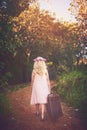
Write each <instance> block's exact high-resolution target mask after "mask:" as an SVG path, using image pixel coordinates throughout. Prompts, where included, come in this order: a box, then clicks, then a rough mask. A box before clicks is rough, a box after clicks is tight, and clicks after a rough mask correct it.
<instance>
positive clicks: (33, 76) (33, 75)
mask: <svg viewBox="0 0 87 130" xmlns="http://www.w3.org/2000/svg"><path fill="white" fill-rule="evenodd" d="M34 79H35V73H34V72H32V75H31V86H33V83H34Z"/></svg>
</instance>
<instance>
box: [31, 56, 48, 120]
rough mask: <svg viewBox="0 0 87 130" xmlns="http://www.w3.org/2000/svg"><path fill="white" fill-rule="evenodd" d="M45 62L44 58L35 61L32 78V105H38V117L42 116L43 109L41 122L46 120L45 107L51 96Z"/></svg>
mask: <svg viewBox="0 0 87 130" xmlns="http://www.w3.org/2000/svg"><path fill="white" fill-rule="evenodd" d="M45 61H46V59H45V58H43V57H37V58H36V59H34V67H33V71H32V76H31V85H32V95H31V104H32V105H36V114H37V115H39V114H40V108H41V120H44V118H45V105H46V104H47V96H48V94H50V80H49V74H48V70H47V66H46V63H45Z"/></svg>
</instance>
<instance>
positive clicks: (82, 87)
mask: <svg viewBox="0 0 87 130" xmlns="http://www.w3.org/2000/svg"><path fill="white" fill-rule="evenodd" d="M55 89H56V91H57V93H59V94H60V95H61V96H62V97H63V98H64V99H65V100H66V101H68V103H69V104H71V105H73V106H74V107H77V108H79V109H80V111H82V112H86V113H87V74H86V73H84V72H82V71H72V72H70V73H67V74H62V75H61V76H60V77H58V81H57V86H56V88H55ZM86 116H87V115H86Z"/></svg>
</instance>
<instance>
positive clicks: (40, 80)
mask: <svg viewBox="0 0 87 130" xmlns="http://www.w3.org/2000/svg"><path fill="white" fill-rule="evenodd" d="M48 94H50V90H49V87H48V81H47V75H46V74H43V76H40V75H39V74H35V79H34V83H33V86H32V95H31V101H30V103H31V104H38V103H39V104H41V103H42V104H43V103H47V96H48Z"/></svg>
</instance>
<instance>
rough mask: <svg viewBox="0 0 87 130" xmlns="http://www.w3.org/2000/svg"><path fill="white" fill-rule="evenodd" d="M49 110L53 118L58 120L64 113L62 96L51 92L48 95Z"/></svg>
mask: <svg viewBox="0 0 87 130" xmlns="http://www.w3.org/2000/svg"><path fill="white" fill-rule="evenodd" d="M47 111H48V114H49V116H50V118H51V119H52V120H54V121H55V120H57V119H58V118H60V117H61V116H62V115H63V112H62V107H61V102H60V96H59V95H58V94H55V93H51V94H49V95H48V97H47Z"/></svg>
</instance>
